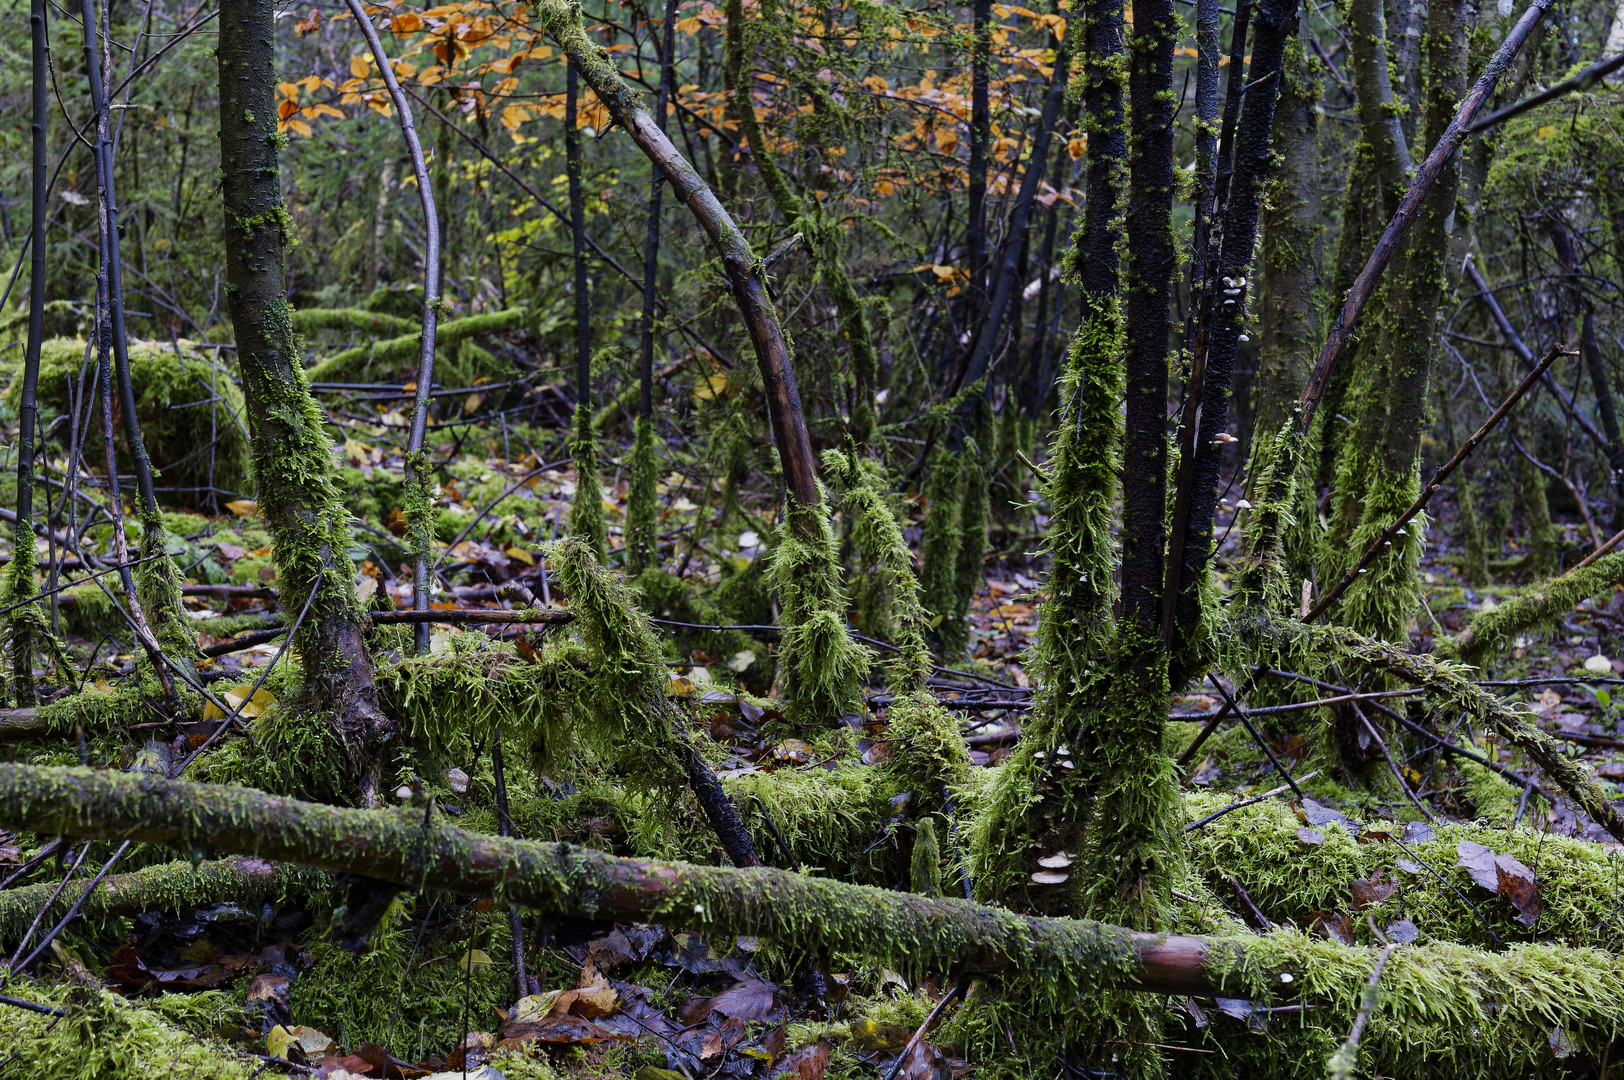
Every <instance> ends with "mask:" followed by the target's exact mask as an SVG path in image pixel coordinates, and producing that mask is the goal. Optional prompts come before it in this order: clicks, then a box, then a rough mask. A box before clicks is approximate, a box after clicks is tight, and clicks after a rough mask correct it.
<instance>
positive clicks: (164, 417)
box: [6, 338, 249, 498]
mask: <svg viewBox="0 0 1624 1080" xmlns="http://www.w3.org/2000/svg"><path fill="white" fill-rule="evenodd" d="M85 348H86V346H85V343H84V342H83V341H80V340H76V339H72V338H52V339H50V340H48V341H45V342H42V343H41V347H40V374H39V403H40V407H41V409H44V410H52V411H55V412H56V413H58V414H62V415H66V414H67V413H68V412H69V397H68V394H69V390H68V387H69V385H70V384H72V385H73V386H75V387H77V385H78V382H79V371H80V368H81V367H82V366H83V364H84V360H85ZM129 352H130V381H131V384H132V386H133V387H134V389H135V403H136V410H137V413H138V415H139V418H140V421H141V432H142V438H143V439H144V440H145V442H146V447H147V453H148V455H149V456H150V457H151V459H152V465H153V468H154V469H156V470H158V471H161V472H162V473H163V484H164V485H165V487H166V488H168V487H176V488H181V489H186V488H194V487H195V488H198V489H203V488H206V487H207V486H208V485H209V484H210V483H212V484H213V485H214V486H215V487H218V488H221V489H223V490H227V491H240V490H242V489H243V488H244V487H245V486H246V484H247V480H248V472H249V469H248V429H247V427H246V423H247V411H246V406H245V405H244V403H243V394H242V390H241V388H239V387H238V385H237V383H236V381H235V379H233V378H232V376H231V373H230V371H229V370H228V369H227V368H226V367H225V366H224V365H223V364H221V363H220V362H219V361H218V360H215V359H213V358H211V357H210V356H209V355H208V354H206V353H203V352H190V351H186V350H181V351H179V352H177V351H176V349H175V348H174V347H173V346H171V345H169V344H159V343H158V342H138V341H132V342H130V348H129ZM21 370H22V368H21V365H20V364H19V365H18V366H17V369H16V372H15V374H17V375H20V373H21ZM21 392H22V379H21V378H20V377H18V378H15V379H14V381H13V382H12V384H11V388H10V389H9V390H8V391H7V392H6V401H7V403H8V404H10V405H12V406H13V407H15V406H16V404H17V396H18V395H19V394H21ZM211 444H212V447H213V449H212V451H211V450H210V449H209V447H210V446H211ZM120 457H121V461H122V462H123V464H121V465H120V466H119V469H120V471H121V472H122V471H123V470H124V469H125V468H126V467H131V466H130V463H129V459H128V456H127V454H125V453H124V452H123V451H122V449H121V454H120ZM165 494H166V495H171V496H174V497H180V496H183V495H185V494H186V492H185V491H178V492H165ZM205 494H206V492H204V491H202V490H199V491H198V492H197V493H196V495H195V497H197V498H202V497H203V496H204V495H205Z"/></svg>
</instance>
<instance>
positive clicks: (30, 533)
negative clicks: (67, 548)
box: [0, 520, 61, 707]
mask: <svg viewBox="0 0 1624 1080" xmlns="http://www.w3.org/2000/svg"><path fill="white" fill-rule="evenodd" d="M17 536H18V538H19V540H20V542H19V543H17V544H15V545H13V548H12V553H11V561H10V562H9V563H7V564H6V568H5V570H4V571H0V608H11V609H12V610H11V611H9V612H7V613H6V614H4V615H0V679H3V681H0V701H3V700H4V699H5V696H6V693H7V687H8V686H9V687H10V691H11V693H12V694H13V695H14V697H15V700H16V702H17V705H18V706H19V707H26V706H31V705H33V704H34V661H35V660H36V659H37V657H38V655H39V651H40V649H41V647H44V648H46V649H47V650H49V651H51V652H52V653H54V654H56V655H57V656H58V657H59V656H60V654H61V646H60V645H59V644H58V643H57V641H56V639H55V638H54V637H52V635H51V628H50V626H48V625H47V624H46V622H45V614H44V612H42V611H41V610H40V607H39V604H38V603H35V602H33V597H34V596H35V595H36V594H37V593H38V591H39V590H38V588H37V586H36V585H35V581H34V571H35V568H36V567H37V565H38V563H37V561H36V560H37V558H38V554H37V553H36V552H35V550H34V529H33V522H32V521H30V520H23V521H20V522H18V524H17Z"/></svg>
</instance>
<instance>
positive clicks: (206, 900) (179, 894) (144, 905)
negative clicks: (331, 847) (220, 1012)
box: [0, 858, 314, 945]
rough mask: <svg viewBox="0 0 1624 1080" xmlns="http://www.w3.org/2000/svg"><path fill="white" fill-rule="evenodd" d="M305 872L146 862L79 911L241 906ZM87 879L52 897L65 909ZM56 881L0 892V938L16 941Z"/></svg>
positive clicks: (109, 882)
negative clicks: (225, 903)
mask: <svg viewBox="0 0 1624 1080" xmlns="http://www.w3.org/2000/svg"><path fill="white" fill-rule="evenodd" d="M313 876H314V875H312V874H311V873H310V872H309V871H306V870H301V869H299V868H298V867H297V866H290V865H287V864H281V865H277V864H272V863H269V862H266V861H265V860H264V859H255V858H236V859H222V860H220V861H218V862H205V863H200V864H198V865H196V866H193V865H192V864H191V863H190V862H189V861H184V860H182V861H178V862H172V863H163V864H161V865H158V866H148V867H146V868H144V869H141V870H137V871H135V872H134V873H129V874H113V875H111V876H109V877H105V878H103V879H102V881H101V884H100V885H98V886H97V887H96V891H95V892H93V893H91V894H90V897H89V898H88V899H86V900H85V903H84V906H83V907H82V908H80V914H81V915H83V916H84V917H86V918H98V917H106V916H109V915H133V914H135V913H136V912H140V911H168V912H177V911H180V910H181V909H183V908H186V907H192V906H196V905H199V904H212V903H217V902H219V901H222V900H230V901H233V902H235V903H239V904H243V903H250V902H254V901H259V900H265V899H269V898H271V897H273V896H276V895H279V894H280V893H281V892H283V891H284V890H285V889H286V888H287V887H288V886H290V885H292V884H295V883H296V882H298V881H299V880H300V879H302V878H306V877H313ZM88 880H89V879H88V878H81V879H79V880H77V881H71V882H69V883H68V884H67V886H66V887H64V888H63V889H62V892H61V895H60V896H58V897H57V898H56V903H57V905H58V907H59V908H60V910H63V911H66V910H67V909H68V908H69V907H71V906H72V905H73V904H74V902H75V901H77V900H78V899H79V897H80V896H82V895H83V894H84V891H85V887H86V885H87V884H88ZM56 888H57V886H56V883H55V882H54V881H47V882H45V883H43V884H40V885H26V886H24V887H22V888H20V889H7V890H6V891H4V892H0V942H4V943H6V944H7V945H14V944H16V941H17V935H18V934H19V933H20V932H21V931H22V930H23V929H24V928H26V927H27V926H28V924H29V923H30V922H31V921H33V919H34V916H36V915H38V914H39V912H40V909H41V908H43V907H44V906H45V905H46V904H47V903H49V902H50V900H51V896H52V894H53V893H55V892H56Z"/></svg>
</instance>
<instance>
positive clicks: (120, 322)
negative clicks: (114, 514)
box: [80, 0, 158, 518]
mask: <svg viewBox="0 0 1624 1080" xmlns="http://www.w3.org/2000/svg"><path fill="white" fill-rule="evenodd" d="M80 10H81V13H82V18H83V20H84V35H85V73H86V75H87V77H88V78H89V82H90V107H91V110H92V112H93V113H94V114H95V118H96V141H95V144H94V153H95V169H96V188H97V196H98V198H99V200H100V202H101V204H102V209H101V213H102V214H103V215H104V216H105V217H106V219H107V220H106V234H105V237H104V239H103V244H104V246H103V248H102V252H101V257H102V261H103V263H105V264H106V267H107V290H108V292H107V314H108V322H109V331H110V333H111V334H112V352H113V367H114V370H115V372H116V374H117V380H118V404H119V409H120V410H121V411H122V412H123V414H124V417H123V419H124V439H125V442H126V443H127V444H128V445H129V448H130V459H131V464H132V466H133V468H134V472H135V486H136V494H137V496H138V497H139V499H140V504H141V506H140V509H141V512H142V514H143V517H144V518H150V517H151V516H152V515H155V514H156V513H157V510H158V500H157V497H156V495H155V494H154V493H153V490H152V464H151V462H150V461H148V460H147V448H146V444H145V443H144V442H143V441H142V439H141V423H140V421H139V420H138V419H137V418H136V415H135V387H134V384H133V383H132V382H131V379H130V351H129V338H128V336H127V335H126V333H125V331H124V266H123V261H122V260H121V259H120V258H119V250H118V249H119V220H118V199H117V195H116V194H115V191H114V187H113V142H112V132H111V130H110V124H109V112H108V107H107V95H106V93H105V90H104V88H103V85H102V75H103V72H102V65H101V62H100V61H99V60H98V59H97V57H96V42H97V40H98V38H97V33H96V3H95V0H83V4H82V6H81V8H80ZM109 389H111V388H109Z"/></svg>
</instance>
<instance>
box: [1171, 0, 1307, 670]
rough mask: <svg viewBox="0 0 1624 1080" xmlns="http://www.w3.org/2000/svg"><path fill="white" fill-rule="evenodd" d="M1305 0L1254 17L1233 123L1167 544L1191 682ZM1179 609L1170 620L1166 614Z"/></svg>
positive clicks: (1182, 653)
mask: <svg viewBox="0 0 1624 1080" xmlns="http://www.w3.org/2000/svg"><path fill="white" fill-rule="evenodd" d="M1298 7H1299V2H1298V0H1264V2H1263V3H1261V4H1260V5H1259V6H1258V9H1257V14H1256V17H1255V18H1254V20H1253V24H1252V25H1253V31H1252V63H1251V69H1250V71H1249V73H1248V75H1247V84H1246V96H1245V98H1244V99H1243V103H1242V105H1241V111H1240V115H1239V117H1238V118H1237V121H1236V125H1235V148H1234V155H1233V162H1234V164H1233V166H1232V171H1231V174H1230V178H1229V183H1228V185H1227V190H1226V197H1225V200H1224V214H1223V219H1222V222H1221V226H1220V229H1219V231H1218V234H1217V235H1216V236H1215V237H1214V238H1213V243H1215V244H1216V245H1217V249H1218V250H1217V253H1216V260H1215V261H1216V271H1215V276H1216V277H1217V281H1216V282H1215V284H1216V285H1218V286H1219V289H1218V291H1217V292H1216V293H1215V294H1214V295H1212V296H1211V297H1210V298H1209V299H1208V302H1209V303H1210V304H1211V311H1212V316H1211V319H1210V322H1209V324H1208V326H1207V334H1206V337H1205V341H1204V342H1199V343H1198V344H1197V346H1196V348H1197V355H1196V356H1195V357H1194V358H1193V359H1192V365H1191V370H1192V375H1191V386H1190V388H1189V394H1190V396H1191V398H1192V399H1193V400H1196V401H1198V402H1199V408H1198V409H1196V410H1188V409H1187V411H1186V416H1185V430H1184V442H1183V446H1182V449H1181V454H1180V459H1181V460H1180V470H1179V491H1178V493H1177V495H1176V497H1175V502H1174V515H1173V522H1172V530H1173V534H1172V537H1171V541H1170V544H1169V558H1168V561H1169V568H1168V574H1167V583H1168V584H1167V589H1168V594H1167V595H1165V596H1164V597H1163V604H1164V611H1163V622H1162V636H1163V639H1164V640H1165V641H1169V642H1170V643H1176V657H1177V660H1176V662H1175V666H1174V670H1173V672H1172V680H1173V682H1174V684H1180V683H1183V682H1184V681H1185V680H1187V679H1188V678H1190V677H1191V676H1192V675H1196V677H1199V674H1198V673H1199V670H1200V669H1201V668H1202V667H1203V666H1204V664H1205V661H1206V659H1207V658H1208V657H1209V656H1210V655H1211V651H1212V650H1211V642H1210V640H1209V639H1208V638H1207V636H1206V634H1205V630H1206V628H1205V627H1204V626H1203V621H1204V619H1205V617H1206V615H1207V612H1206V611H1205V607H1206V603H1205V597H1206V594H1207V586H1208V582H1209V577H1210V574H1209V569H1208V567H1209V565H1210V562H1211V557H1212V546H1213V518H1214V514H1215V512H1216V510H1217V507H1218V487H1219V481H1220V478H1219V469H1220V466H1221V465H1222V463H1223V450H1224V444H1223V443H1222V442H1220V441H1218V440H1219V437H1220V436H1221V435H1222V434H1224V433H1225V432H1226V431H1227V429H1228V427H1229V398H1230V392H1231V387H1232V384H1233V381H1234V368H1235V356H1236V353H1237V352H1238V350H1239V348H1240V338H1241V335H1242V332H1243V331H1244V330H1246V329H1248V324H1247V318H1248V315H1247V310H1246V307H1247V305H1246V301H1247V298H1248V296H1249V295H1251V290H1250V288H1249V285H1248V280H1247V279H1248V275H1250V274H1251V273H1252V250H1253V248H1254V246H1255V244H1256V240H1257V227H1258V216H1259V212H1260V210H1261V207H1262V200H1263V189H1264V185H1265V184H1266V183H1267V181H1268V179H1269V169H1270V165H1271V157H1272V147H1271V143H1272V141H1273V134H1274V116H1275V109H1276V103H1277V101H1278V100H1279V96H1280V83H1281V77H1282V74H1283V70H1282V64H1283V62H1284V57H1285V46H1286V38H1287V37H1288V36H1289V35H1290V34H1292V33H1293V32H1294V31H1295V30H1296V27H1297V11H1298ZM1168 616H1171V618H1168Z"/></svg>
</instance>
